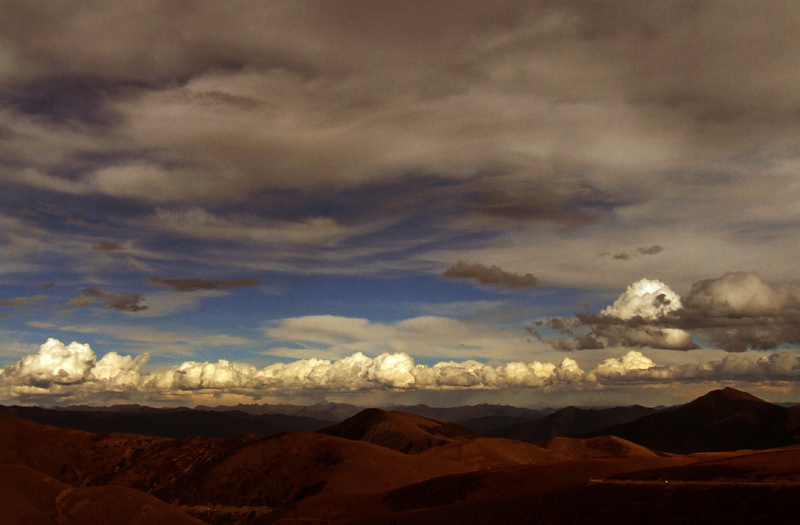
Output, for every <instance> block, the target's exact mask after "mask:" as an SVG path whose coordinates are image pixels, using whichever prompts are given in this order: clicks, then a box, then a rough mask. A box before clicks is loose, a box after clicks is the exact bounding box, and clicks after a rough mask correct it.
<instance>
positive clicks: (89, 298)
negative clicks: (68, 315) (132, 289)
mask: <svg viewBox="0 0 800 525" xmlns="http://www.w3.org/2000/svg"><path fill="white" fill-rule="evenodd" d="M81 292H82V293H83V294H84V295H83V296H81V297H76V298H74V299H73V300H71V301H70V302H71V303H72V305H73V306H88V305H91V304H95V305H98V306H102V307H103V308H108V309H110V310H117V311H120V312H141V311H143V310H147V306H144V305H143V304H141V302H142V301H143V300H144V296H143V295H141V294H117V293H114V292H109V291H106V290H101V289H100V288H96V287H89V288H84V289H83V290H81ZM82 298H84V301H81V299H82ZM73 301H74V302H73ZM81 303H83V304H81ZM68 304H69V303H68Z"/></svg>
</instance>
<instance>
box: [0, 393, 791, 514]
mask: <svg viewBox="0 0 800 525" xmlns="http://www.w3.org/2000/svg"><path fill="white" fill-rule="evenodd" d="M731 404H733V405H734V406H737V407H739V411H734V412H733V413H731V412H730V407H729V405H731ZM742 406H744V408H745V409H746V410H745V412H744V413H745V415H747V416H748V417H749V416H752V417H750V423H751V424H753V425H757V424H758V423H759V421H767V422H768V421H769V419H766V420H763V419H762V420H759V418H758V417H759V414H760V413H761V411H762V410H763V409H764V407H765V406H766V407H771V406H774V405H771V404H770V403H766V402H764V401H762V400H759V399H757V398H754V397H752V396H749V395H748V394H744V393H741V392H736V391H721V393H719V392H717V393H714V392H712V393H710V394H709V395H708V396H704V397H703V398H700V399H698V400H695V401H694V402H692V403H689V404H688V405H685V406H683V407H680V408H678V409H676V410H673V411H672V412H667V413H666V414H672V413H675V412H677V411H678V410H684V409H690V408H691V409H692V410H694V411H695V412H697V413H694V412H691V413H688V415H693V416H694V417H702V415H703V414H705V416H706V417H707V418H709V420H711V421H714V418H715V417H716V418H717V419H719V418H722V420H725V419H726V414H727V417H728V418H730V417H733V419H734V420H735V419H737V417H738V414H740V412H741V410H742ZM753 407H755V408H753ZM779 408H781V407H779ZM748 410H749V411H748ZM767 410H770V409H769V408H767ZM181 412H182V411H176V412H175V413H176V414H178V413H181ZM134 413H135V411H134ZM731 414H732V415H731ZM753 414H755V415H753ZM655 415H661V414H652V415H650V416H645V418H642V419H647V418H651V417H653V416H655ZM790 415H791V414H790ZM687 417H688V416H687ZM642 419H640V420H637V421H641V420H642ZM343 423H347V425H343V424H337V425H334V427H339V429H340V430H347V431H349V432H352V436H353V437H357V436H360V437H358V439H361V440H353V439H344V438H342V437H337V436H333V435H326V434H324V433H312V432H303V431H297V432H285V433H280V434H276V435H273V436H269V437H264V436H258V435H254V434H244V435H239V436H237V437H235V438H227V439H215V438H208V437H203V436H194V437H190V438H183V439H168V438H163V437H155V436H144V435H135V434H123V433H110V434H93V433H88V432H83V431H80V430H74V429H65V428H56V427H52V426H46V425H41V424H38V423H34V422H31V421H25V420H21V419H17V418H14V417H10V416H7V415H4V414H0V507H2V509H3V513H2V515H3V520H2V521H3V522H4V523H5V522H9V523H31V524H39V523H42V524H44V523H56V524H60V523H64V524H66V523H129V524H131V525H133V524H140V523H148V524H154V525H155V524H159V523H165V524H166V523H198V521H197V519H201V520H203V521H204V522H208V523H215V524H222V523H240V524H248V523H286V524H288V523H363V524H367V523H392V522H397V523H415V524H426V523H432V524H439V523H441V522H442V521H443V520H448V521H451V522H457V523H494V522H496V521H497V517H498V516H502V521H503V522H505V523H552V524H572V523H587V522H592V523H615V524H619V523H629V524H633V523H642V522H648V523H676V522H686V521H687V520H690V521H692V522H702V523H720V522H722V523H731V522H732V523H768V522H769V523H773V522H778V523H796V522H798V520H800V507H798V506H797V505H796V501H797V486H798V483H800V446H797V445H795V446H794V447H788V448H779V449H771V450H764V451H755V452H754V451H752V450H745V451H731V452H707V453H703V454H689V455H680V454H665V453H661V452H655V451H653V450H651V449H650V448H648V447H644V446H641V445H639V444H635V443H632V442H630V441H626V440H625V439H623V438H620V437H615V436H608V435H606V436H599V437H595V438H591V439H576V438H555V439H552V440H549V441H548V442H547V443H545V444H544V445H543V447H542V446H538V445H534V444H531V443H525V442H522V441H515V440H509V439H503V438H484V437H475V436H474V433H470V432H469V431H468V430H466V429H464V428H463V427H459V426H458V425H453V424H449V423H446V422H444V421H441V420H437V419H431V418H423V417H420V416H415V415H412V414H403V413H398V412H387V411H383V410H367V411H363V412H361V413H359V414H356V415H355V416H353V417H352V418H350V419H349V420H345V421H344V422H343ZM356 430H357V431H358V432H355V431H356ZM773 430H774V429H773ZM343 433H344V432H343ZM369 440H373V441H374V443H371V442H367V441H369ZM390 447H394V448H399V449H400V450H405V451H406V452H414V453H406V454H404V453H401V452H399V451H398V450H393V449H392V448H390ZM665 481H668V482H669V483H665Z"/></svg>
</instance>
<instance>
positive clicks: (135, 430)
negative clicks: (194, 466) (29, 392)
mask: <svg viewBox="0 0 800 525" xmlns="http://www.w3.org/2000/svg"><path fill="white" fill-rule="evenodd" d="M0 413H3V414H7V415H9V416H13V417H18V418H20V419H26V420H28V421H34V422H36V423H41V424H43V425H51V426H56V427H61V428H73V429H77V430H84V431H86V432H96V433H111V432H122V433H127V434H142V435H150V436H161V437H168V438H174V439H179V438H185V437H191V436H206V437H214V438H228V437H234V436H237V435H239V434H248V433H249V434H259V435H262V436H269V435H272V434H277V433H279V432H288V431H291V430H306V431H314V430H318V429H320V428H323V427H324V426H326V425H328V424H330V422H329V421H320V420H317V419H312V418H308V417H298V416H289V415H285V414H263V415H251V414H247V413H244V412H240V411H226V412H218V411H205V410H192V409H189V408H173V409H156V408H149V407H138V409H131V410H114V409H109V410H64V409H49V408H39V407H20V406H10V407H9V406H0Z"/></svg>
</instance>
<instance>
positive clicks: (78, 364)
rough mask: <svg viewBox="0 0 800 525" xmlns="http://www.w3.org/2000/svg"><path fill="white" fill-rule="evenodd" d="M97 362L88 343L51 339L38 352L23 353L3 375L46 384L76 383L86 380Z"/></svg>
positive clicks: (24, 381)
mask: <svg viewBox="0 0 800 525" xmlns="http://www.w3.org/2000/svg"><path fill="white" fill-rule="evenodd" d="M96 362H97V356H96V355H95V354H94V352H93V351H92V349H91V348H90V347H89V345H83V344H80V343H76V342H73V343H70V344H69V345H68V346H65V345H64V344H63V343H62V342H61V341H58V340H57V339H52V338H51V339H48V340H47V342H46V343H44V344H43V345H42V346H41V347H39V351H38V352H36V353H35V354H32V355H28V356H25V357H23V358H22V359H21V360H20V361H18V362H17V363H16V364H15V365H12V366H10V367H8V368H6V370H5V373H4V374H3V378H4V380H6V381H9V380H10V381H12V382H15V383H22V384H30V385H33V386H39V387H47V386H50V385H52V384H61V385H68V384H75V383H82V382H84V381H86V380H87V379H88V378H89V376H90V373H91V371H92V368H93V367H94V366H95V364H96Z"/></svg>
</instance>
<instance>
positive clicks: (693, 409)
mask: <svg viewBox="0 0 800 525" xmlns="http://www.w3.org/2000/svg"><path fill="white" fill-rule="evenodd" d="M798 416H800V409H798V408H797V407H790V408H787V407H782V406H778V405H774V404H772V403H769V402H767V401H764V400H762V399H759V398H757V397H755V396H752V395H750V394H748V393H746V392H741V391H739V390H735V389H733V388H725V389H723V390H714V391H712V392H709V393H708V394H706V395H704V396H702V397H699V398H697V399H695V400H694V401H692V402H691V403H688V404H686V405H683V406H681V407H679V408H676V409H674V410H669V411H665V412H659V413H655V414H651V415H649V416H645V417H642V418H640V419H637V420H635V421H631V422H629V423H624V424H619V425H614V426H611V427H609V428H605V429H602V430H598V431H595V432H592V433H591V434H588V436H600V435H605V434H607V435H613V436H618V437H621V438H623V439H627V440H629V441H633V442H635V443H638V444H640V445H643V446H646V447H648V448H652V449H655V450H661V451H664V452H674V453H678V454H688V453H692V452H711V451H724V450H739V449H766V448H775V447H782V446H786V445H791V444H794V443H798V442H800V424H798V423H799V421H800V418H799V417H798ZM588 436H587V437H588Z"/></svg>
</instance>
